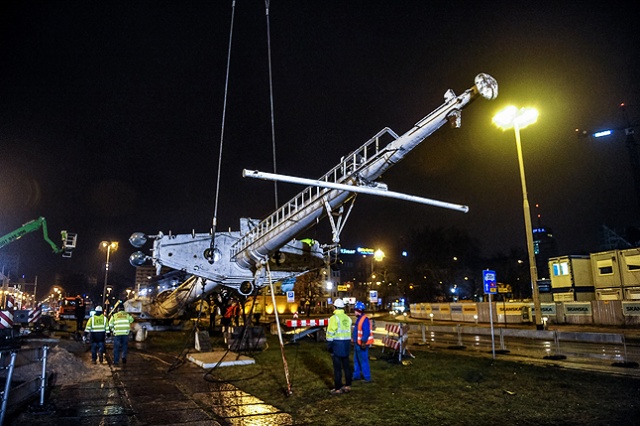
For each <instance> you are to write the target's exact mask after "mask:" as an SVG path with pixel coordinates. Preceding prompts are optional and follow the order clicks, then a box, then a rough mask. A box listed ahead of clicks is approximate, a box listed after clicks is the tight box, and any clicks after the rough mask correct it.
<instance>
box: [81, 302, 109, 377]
mask: <svg viewBox="0 0 640 426" xmlns="http://www.w3.org/2000/svg"><path fill="white" fill-rule="evenodd" d="M107 327H108V322H107V318H106V317H105V316H104V315H103V314H102V306H96V309H95V312H94V313H93V315H91V316H90V317H89V319H88V320H87V325H86V326H85V328H84V333H85V335H86V334H88V335H89V341H90V342H91V362H92V363H93V364H95V363H96V360H97V359H98V357H99V358H100V363H101V364H102V363H103V362H104V352H105V345H104V344H105V340H106V338H107Z"/></svg>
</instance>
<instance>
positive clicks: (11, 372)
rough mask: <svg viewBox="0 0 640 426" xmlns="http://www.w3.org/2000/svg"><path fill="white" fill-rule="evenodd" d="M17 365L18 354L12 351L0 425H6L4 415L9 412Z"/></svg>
mask: <svg viewBox="0 0 640 426" xmlns="http://www.w3.org/2000/svg"><path fill="white" fill-rule="evenodd" d="M15 364H16V353H15V351H11V361H9V370H8V371H7V379H6V380H7V381H6V383H5V384H4V393H3V394H2V409H0V425H2V424H4V415H5V413H6V412H7V403H8V402H9V390H10V389H11V378H12V377H13V367H14V366H15Z"/></svg>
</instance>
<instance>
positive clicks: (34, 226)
mask: <svg viewBox="0 0 640 426" xmlns="http://www.w3.org/2000/svg"><path fill="white" fill-rule="evenodd" d="M40 228H42V235H43V237H44V240H45V241H46V242H47V243H49V245H50V246H51V249H52V250H53V252H54V253H55V254H60V253H62V257H71V252H72V250H73V249H74V248H76V241H77V238H78V237H77V235H76V234H71V233H69V232H67V231H61V232H60V234H61V236H62V248H60V247H58V246H57V245H56V243H54V242H53V241H51V239H50V238H49V231H48V229H47V221H46V219H45V218H44V217H42V216H41V217H39V218H37V219H35V220H32V221H30V222H27V223H25V224H23V225H22V226H21V227H20V228H18V229H16V230H14V231H11V232H9V233H8V234H6V235H3V236H2V237H0V248H2V247H4V246H6V245H8V244H11V243H12V242H14V241H17V240H19V239H20V238H22V237H23V236H24V235H26V234H29V233H31V232H35V231H37V230H39V229H40Z"/></svg>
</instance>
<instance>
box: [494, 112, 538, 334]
mask: <svg viewBox="0 0 640 426" xmlns="http://www.w3.org/2000/svg"><path fill="white" fill-rule="evenodd" d="M537 119H538V111H537V110H536V109H535V108H520V109H518V108H516V107H514V106H508V107H506V108H505V109H503V110H502V111H500V112H498V113H497V114H496V115H495V116H494V117H493V123H494V124H495V125H496V126H498V127H500V128H501V129H502V130H508V129H511V128H513V130H514V131H515V134H516V148H517V150H518V165H519V166H520V182H521V183H522V200H523V201H522V207H523V210H524V225H525V228H526V232H527V251H528V252H529V268H530V270H531V290H532V292H533V308H534V310H535V316H536V328H537V329H538V330H542V329H543V326H542V315H541V310H540V293H539V291H538V270H537V268H536V255H535V252H534V249H533V229H532V226H531V210H530V209H529V200H528V199H527V183H526V180H525V176H524V161H523V159H522V145H521V143H520V129H524V128H525V127H527V126H528V125H529V124H533V123H535V122H536V120H537Z"/></svg>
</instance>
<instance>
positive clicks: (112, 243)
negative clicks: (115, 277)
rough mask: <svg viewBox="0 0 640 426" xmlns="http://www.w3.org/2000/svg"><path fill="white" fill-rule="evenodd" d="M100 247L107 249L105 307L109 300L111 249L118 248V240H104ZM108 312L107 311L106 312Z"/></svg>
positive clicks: (103, 291)
mask: <svg viewBox="0 0 640 426" xmlns="http://www.w3.org/2000/svg"><path fill="white" fill-rule="evenodd" d="M100 247H102V248H103V249H106V250H107V263H106V264H105V267H104V287H103V288H102V307H103V309H106V308H105V306H104V305H105V302H106V300H107V281H108V279H109V256H110V255H111V250H114V251H115V250H117V249H118V242H117V241H103V242H101V243H100ZM105 313H106V312H105Z"/></svg>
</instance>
